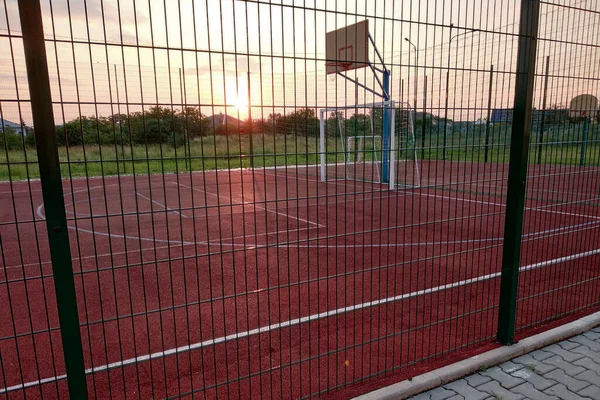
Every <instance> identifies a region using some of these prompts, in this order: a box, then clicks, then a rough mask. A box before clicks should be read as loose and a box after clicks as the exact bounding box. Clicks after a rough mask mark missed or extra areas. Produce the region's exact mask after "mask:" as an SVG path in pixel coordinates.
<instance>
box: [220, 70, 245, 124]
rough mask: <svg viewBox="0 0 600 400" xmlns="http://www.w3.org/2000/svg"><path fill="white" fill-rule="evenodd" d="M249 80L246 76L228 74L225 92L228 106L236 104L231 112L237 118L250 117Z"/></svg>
mask: <svg viewBox="0 0 600 400" xmlns="http://www.w3.org/2000/svg"><path fill="white" fill-rule="evenodd" d="M247 88H248V80H247V79H246V77H237V78H236V77H235V76H228V77H227V78H226V80H225V92H226V95H227V99H226V102H227V106H228V108H229V106H235V109H234V110H231V111H230V112H231V113H235V114H239V117H238V115H232V116H234V117H236V118H240V119H246V118H248V89H247Z"/></svg>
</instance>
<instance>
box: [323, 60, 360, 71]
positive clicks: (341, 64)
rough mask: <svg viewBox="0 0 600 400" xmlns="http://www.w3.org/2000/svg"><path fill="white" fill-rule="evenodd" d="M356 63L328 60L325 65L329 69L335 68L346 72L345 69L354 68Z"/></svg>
mask: <svg viewBox="0 0 600 400" xmlns="http://www.w3.org/2000/svg"><path fill="white" fill-rule="evenodd" d="M353 64H354V63H353V62H351V61H346V62H328V63H325V66H326V67H327V69H328V70H329V69H330V68H331V69H335V70H336V72H344V71H349V70H351V69H353V68H352V65H353Z"/></svg>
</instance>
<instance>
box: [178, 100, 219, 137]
mask: <svg viewBox="0 0 600 400" xmlns="http://www.w3.org/2000/svg"><path fill="white" fill-rule="evenodd" d="M176 117H177V119H178V121H177V130H178V132H180V133H185V134H186V135H188V137H190V138H195V137H202V136H208V135H209V134H210V133H211V129H212V127H211V124H210V120H208V119H207V118H206V116H205V115H204V114H202V113H201V112H200V109H199V108H198V107H185V108H183V109H182V110H181V111H179V112H178V113H177V114H176Z"/></svg>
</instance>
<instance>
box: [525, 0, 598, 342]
mask: <svg viewBox="0 0 600 400" xmlns="http://www.w3.org/2000/svg"><path fill="white" fill-rule="evenodd" d="M594 8H595V9H594ZM540 12H541V21H540V22H541V23H540V31H539V34H538V39H539V47H538V63H537V71H538V72H537V74H536V81H535V84H536V92H538V100H537V101H536V106H537V108H538V109H540V110H548V109H550V110H551V109H553V108H558V107H557V106H556V105H560V107H561V108H568V107H570V102H571V101H572V99H573V98H574V97H575V95H576V94H580V93H593V94H597V93H598V91H599V81H600V79H599V78H600V76H599V75H598V69H597V65H598V57H599V53H598V46H599V45H600V42H599V41H598V33H599V29H600V24H599V22H600V20H599V19H598V18H599V15H598V9H597V7H594V6H591V5H584V4H583V3H580V2H574V3H569V2H542V4H541V10H540ZM559 26H560V27H563V28H562V29H560V30H558V31H557V30H556V29H553V27H559ZM568 26H573V27H574V28H573V29H565V28H564V27H568ZM558 43H560V44H559V45H557V44H558ZM549 88H557V89H558V90H557V89H554V90H552V89H549ZM582 111H583V112H585V113H586V115H585V116H581V115H573V114H574V112H573V111H570V116H571V117H575V121H574V120H573V118H571V119H570V120H569V119H566V118H564V119H563V120H559V121H553V120H552V115H548V114H546V115H544V112H543V111H542V117H543V118H544V120H543V121H541V122H540V123H539V125H540V126H539V128H538V132H537V134H536V135H534V136H533V137H532V141H531V149H532V151H530V153H529V164H530V167H529V172H528V177H527V192H528V196H527V197H528V198H529V199H531V206H532V208H534V209H540V211H542V213H539V212H538V213H535V212H531V213H530V214H529V215H528V216H527V215H526V220H528V221H529V224H533V223H535V222H536V221H540V222H541V221H543V223H546V222H550V223H551V224H555V225H559V224H563V225H565V222H562V221H565V217H567V216H569V217H570V219H569V220H567V221H568V223H569V224H570V225H572V227H571V230H572V231H573V233H571V234H564V235H560V236H558V237H557V239H555V240H554V243H553V244H552V246H550V245H549V244H548V243H547V242H545V240H544V239H536V240H532V241H529V242H527V243H525V244H524V247H523V253H522V254H523V257H522V259H523V261H522V264H523V265H527V264H529V263H531V257H529V255H531V254H536V253H539V252H546V253H547V254H548V255H549V257H548V259H549V260H551V261H552V262H550V263H548V266H547V267H545V268H540V269H539V270H537V271H532V272H531V273H525V274H522V275H521V277H520V291H519V299H518V300H519V305H520V309H519V312H518V319H517V321H518V329H519V330H526V329H529V328H532V327H535V326H537V325H539V324H542V323H545V322H548V321H552V320H556V319H557V318H560V317H565V316H570V315H577V314H581V313H584V312H586V311H588V310H593V309H597V307H598V304H599V302H600V297H598V290H597V287H598V278H599V277H598V275H597V273H596V271H594V269H595V266H596V265H598V254H599V253H600V252H599V251H598V241H597V239H596V238H597V237H598V229H597V224H598V220H599V209H598V199H599V194H600V180H599V179H598V176H599V175H598V173H599V171H600V170H599V168H598V166H599V165H600V152H599V151H598V147H597V146H598V139H599V136H598V134H599V133H600V131H599V130H598V127H599V124H598V115H597V109H587V110H579V111H578V112H577V114H580V113H581V112H582ZM550 112H551V111H549V112H548V113H550ZM548 122H550V123H548ZM557 122H558V123H557ZM574 122H576V123H574ZM565 148H567V149H571V151H562V149H565ZM548 160H553V161H552V162H549V161H548ZM550 164H553V165H550ZM552 211H556V212H555V213H552ZM561 220H562V221H561ZM559 221H561V222H559ZM558 253H562V254H568V256H566V257H565V256H563V257H556V256H555V255H556V254H558ZM533 280H535V285H534V284H532V281H533Z"/></svg>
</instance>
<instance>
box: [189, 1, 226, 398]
mask: <svg viewBox="0 0 600 400" xmlns="http://www.w3.org/2000/svg"><path fill="white" fill-rule="evenodd" d="M192 4H193V2H192ZM204 7H205V9H206V32H207V43H208V72H209V75H210V77H211V79H210V94H211V112H212V114H213V117H212V131H213V134H214V135H216V124H215V117H214V116H215V106H214V93H215V92H214V91H215V89H214V82H213V79H212V76H213V63H212V47H211V35H210V19H209V11H208V0H205V3H204ZM194 48H195V49H198V44H197V41H194ZM196 60H198V57H196ZM196 70H197V73H198V76H197V82H198V101H199V102H200V89H199V88H200V71H199V70H198V61H196ZM216 146H217V144H216V140H213V151H214V156H213V161H214V163H215V170H217V169H218V166H217V162H218V158H217V147H216ZM201 149H202V152H203V154H202V155H203V156H204V146H202V147H201ZM205 166H206V165H205V161H204V157H203V158H202V184H203V187H204V189H205V190H203V192H204V205H205V213H206V235H207V242H208V243H210V229H209V223H208V213H209V208H208V192H207V191H206V168H205ZM215 184H216V192H217V193H216V194H217V206H216V208H217V217H218V221H219V222H218V228H219V230H218V231H219V232H222V224H221V221H222V218H221V206H220V204H219V203H220V196H219V186H220V185H219V173H218V172H215ZM192 187H193V186H192ZM219 249H220V250H222V249H223V245H222V243H219ZM207 254H208V255H207V262H208V270H209V287H210V293H209V298H210V311H211V313H210V314H211V327H212V330H211V337H213V338H214V337H215V326H216V324H215V317H214V316H215V315H216V313H215V305H214V303H215V302H214V300H213V293H212V287H213V278H212V272H213V266H212V264H211V256H210V245H209V246H208V248H207ZM218 254H219V260H220V265H223V253H222V252H219V253H218ZM222 274H223V272H221V290H222V293H223V294H224V292H223V290H224V286H223V284H222V279H223V276H222ZM224 316H225V300H223V334H224V335H226V334H227V326H226V325H225V317H224ZM224 347H225V359H228V358H229V357H228V351H227V346H224ZM213 367H214V368H213V369H214V371H215V384H216V380H217V373H216V371H217V350H216V349H215V350H214V351H213ZM225 377H226V380H229V369H228V368H225ZM226 389H227V396H228V397H229V386H227V387H226ZM215 398H216V399H217V400H218V399H219V389H218V388H215Z"/></svg>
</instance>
